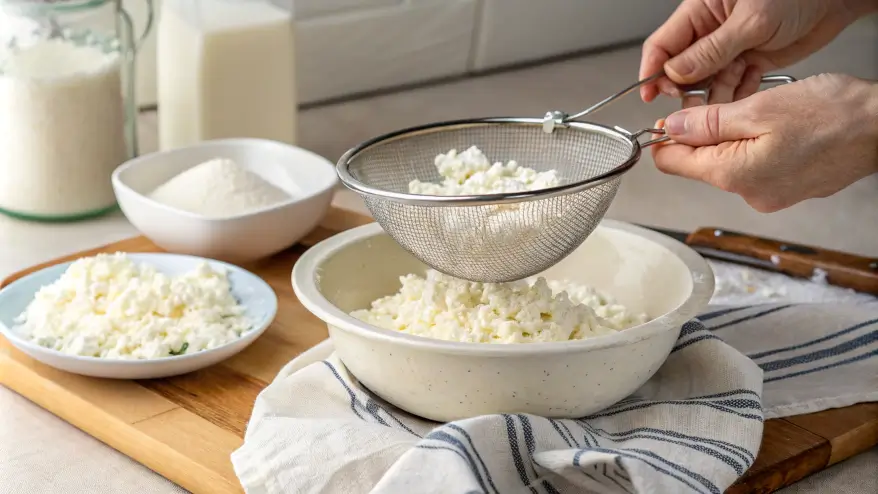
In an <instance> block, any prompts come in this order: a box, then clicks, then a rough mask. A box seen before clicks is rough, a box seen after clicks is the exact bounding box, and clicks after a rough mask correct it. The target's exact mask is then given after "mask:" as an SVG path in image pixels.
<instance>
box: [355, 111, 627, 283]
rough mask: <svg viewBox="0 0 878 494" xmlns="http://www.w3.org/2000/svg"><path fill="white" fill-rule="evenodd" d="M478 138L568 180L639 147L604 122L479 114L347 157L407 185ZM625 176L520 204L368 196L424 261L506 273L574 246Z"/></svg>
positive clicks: (499, 275) (483, 273) (523, 271)
mask: <svg viewBox="0 0 878 494" xmlns="http://www.w3.org/2000/svg"><path fill="white" fill-rule="evenodd" d="M473 145H475V146H477V147H478V148H479V149H481V150H482V151H483V152H484V153H485V156H487V157H488V159H490V160H491V161H492V162H497V161H502V162H504V163H505V162H507V161H509V160H515V161H517V162H518V163H519V164H520V165H522V166H527V167H530V168H534V169H536V170H537V171H547V170H552V169H554V170H557V172H558V176H559V178H560V179H561V181H562V184H566V183H572V182H582V181H588V180H592V179H595V177H598V176H600V175H602V174H604V173H607V172H610V171H612V170H614V169H617V168H619V167H620V166H622V165H624V164H626V163H628V162H630V160H631V159H633V158H634V153H635V149H634V145H633V143H632V141H631V140H630V139H628V138H627V137H626V136H623V135H622V134H620V133H616V132H614V131H608V129H603V130H596V129H590V128H579V127H570V128H566V127H565V128H559V129H555V131H554V132H552V133H551V134H547V133H545V132H543V131H542V129H541V127H540V126H539V124H535V123H502V124H496V123H473V124H457V125H449V126H440V127H434V128H430V129H429V130H422V131H416V132H413V133H409V134H404V135H402V136H398V137H395V138H390V139H387V140H385V141H381V142H379V143H377V144H373V145H372V146H369V147H367V148H366V149H364V150H362V151H360V152H359V153H357V154H355V155H354V156H352V157H351V159H350V161H349V162H348V165H347V166H348V170H349V172H350V174H351V176H353V177H354V178H355V179H356V180H358V181H360V182H362V183H364V184H366V185H368V186H370V187H373V188H376V189H381V190H386V191H392V192H403V193H407V192H408V184H409V182H410V181H412V180H414V179H418V180H421V181H430V182H439V181H441V177H440V175H439V173H438V171H437V170H436V167H435V165H434V160H435V157H436V155H438V154H440V153H446V152H448V151H449V150H451V149H457V150H458V151H463V150H465V149H467V148H469V147H470V146H473ZM621 176H622V175H621V174H618V175H616V176H614V177H613V178H612V179H610V180H608V181H606V182H604V183H601V184H599V185H596V186H594V187H591V188H587V189H584V190H579V191H576V192H571V193H568V194H565V195H556V196H546V197H536V198H531V199H528V200H526V201H522V202H517V203H514V204H499V205H498V204H472V203H470V204H466V205H448V206H446V205H439V206H437V205H418V204H409V203H403V202H399V201H394V200H391V199H388V198H386V197H382V196H379V195H369V194H364V196H363V197H364V200H365V202H366V206H367V207H368V208H369V210H370V211H371V213H372V215H373V216H374V217H375V219H376V220H377V221H378V223H380V224H381V226H382V228H384V230H385V231H387V233H388V234H390V235H391V236H392V237H393V238H394V239H395V240H396V241H397V242H398V243H399V244H400V245H402V246H403V247H404V248H405V249H407V250H408V251H409V252H411V253H412V254H414V255H415V256H416V257H418V258H419V259H420V260H422V261H423V262H424V263H426V264H427V265H428V266H430V267H432V268H434V269H436V270H439V271H442V272H444V273H446V274H449V275H451V276H455V277H458V278H463V279H468V280H473V281H483V282H504V281H513V280H518V279H522V278H526V277H528V276H532V275H535V274H537V273H540V272H542V271H544V270H546V269H548V268H549V267H551V266H553V265H554V264H556V263H557V262H558V261H560V260H561V259H563V258H564V257H566V256H567V255H568V254H570V253H571V252H572V251H573V250H574V249H575V248H576V247H578V246H579V245H580V244H581V243H582V242H583V241H584V240H585V239H586V237H588V235H589V234H591V232H592V231H593V230H594V229H595V228H596V227H597V225H598V223H600V221H601V219H602V218H603V217H604V214H605V213H606V211H607V208H609V206H610V203H611V202H612V200H613V198H614V197H615V195H616V191H617V190H618V188H619V182H620V179H621Z"/></svg>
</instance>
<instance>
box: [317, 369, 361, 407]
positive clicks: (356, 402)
mask: <svg viewBox="0 0 878 494" xmlns="http://www.w3.org/2000/svg"><path fill="white" fill-rule="evenodd" d="M322 362H323V363H324V364H326V367H327V368H329V371H330V372H332V375H333V376H335V379H336V380H337V381H338V382H339V383H340V384H341V385H342V386H344V389H345V391H347V392H348V396H349V397H350V399H351V411H353V412H354V415H356V416H357V417H358V418H359V419H360V420H365V419H364V418H363V416H362V415H360V412H359V411H357V405H359V406H360V408H363V409H364V410H365V408H366V407H364V406H363V405H362V404H361V403H360V401H359V400H357V395H355V394H354V392H353V390H352V389H351V388H350V386H348V384H347V383H346V382H344V379H342V378H341V376H340V375H339V373H338V371H337V370H336V369H335V367H334V366H333V365H332V364H330V363H329V362H327V361H325V360H323V361H322Z"/></svg>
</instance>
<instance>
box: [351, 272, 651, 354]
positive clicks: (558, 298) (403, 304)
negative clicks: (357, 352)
mask: <svg viewBox="0 0 878 494" xmlns="http://www.w3.org/2000/svg"><path fill="white" fill-rule="evenodd" d="M400 281H401V282H402V288H401V289H400V291H399V292H398V293H396V294H394V295H390V296H387V297H383V298H380V299H378V300H375V301H374V302H372V306H371V308H369V309H365V310H358V311H354V312H353V313H352V314H351V315H352V316H354V317H356V318H358V319H360V320H362V321H363V322H366V323H368V324H372V325H374V326H378V327H380V328H384V329H389V330H392V331H400V332H402V333H408V334H412V335H417V336H423V337H427V338H435V339H440V340H449V341H460V342H469V343H534V342H549V341H567V340H582V339H586V338H593V337H595V336H601V335H606V334H612V333H615V332H617V331H621V330H624V329H627V328H629V327H632V326H636V325H639V324H643V323H644V322H646V321H647V317H646V315H645V314H637V313H633V312H631V311H629V310H627V309H626V308H625V307H623V306H621V305H619V304H618V303H616V302H615V301H613V300H612V298H610V297H608V296H606V295H604V294H601V293H599V292H597V291H596V290H594V289H593V288H590V287H586V286H579V285H574V284H570V283H562V282H547V281H546V280H545V279H543V278H539V279H536V280H533V281H518V282H512V283H475V282H470V281H464V280H460V279H457V278H453V277H451V276H447V275H445V274H442V273H440V272H438V271H434V270H428V271H427V274H426V277H421V276H417V275H414V274H409V275H406V276H403V277H401V278H400ZM599 314H602V315H603V317H602V316H601V315H599Z"/></svg>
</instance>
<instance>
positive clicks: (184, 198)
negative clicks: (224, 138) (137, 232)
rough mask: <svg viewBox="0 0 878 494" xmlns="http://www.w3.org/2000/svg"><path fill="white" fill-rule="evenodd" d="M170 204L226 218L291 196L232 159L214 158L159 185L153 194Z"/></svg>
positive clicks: (155, 198)
mask: <svg viewBox="0 0 878 494" xmlns="http://www.w3.org/2000/svg"><path fill="white" fill-rule="evenodd" d="M149 197H150V198H151V199H153V200H156V201H158V202H161V203H163V204H166V205H168V206H171V207H174V208H177V209H182V210H184V211H189V212H190V213H195V214H200V215H203V216H206V217H209V218H224V217H229V216H237V215H239V214H244V213H249V212H251V211H255V210H258V209H262V208H266V207H270V206H274V205H276V204H279V203H281V202H283V201H286V200H287V199H289V198H290V196H289V195H288V194H287V193H286V192H284V191H283V190H281V189H279V188H277V187H275V186H274V185H272V184H270V183H268V182H266V181H265V180H263V179H262V178H261V177H260V176H258V175H256V174H255V173H253V172H251V171H250V170H248V169H246V168H244V167H243V166H241V165H239V164H237V163H235V162H234V161H232V160H229V159H221V158H217V159H212V160H210V161H205V162H204V163H201V164H200V165H197V166H195V167H192V168H190V169H188V170H186V171H184V172H183V173H181V174H179V175H177V176H175V177H174V178H172V179H170V180H168V181H167V182H165V183H164V184H162V185H160V186H158V188H156V189H155V190H154V191H153V192H152V194H150V196H149Z"/></svg>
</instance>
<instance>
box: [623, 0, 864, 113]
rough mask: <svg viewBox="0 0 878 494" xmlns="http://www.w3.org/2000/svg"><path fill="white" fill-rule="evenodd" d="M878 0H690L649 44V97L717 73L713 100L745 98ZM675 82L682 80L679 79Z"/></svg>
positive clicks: (643, 72) (644, 90)
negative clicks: (655, 77)
mask: <svg viewBox="0 0 878 494" xmlns="http://www.w3.org/2000/svg"><path fill="white" fill-rule="evenodd" d="M875 9H878V1H876V0H683V2H682V3H681V4H680V6H679V7H678V8H677V10H676V11H675V12H674V13H673V14H672V15H671V17H670V18H669V19H668V20H667V21H666V22H665V23H664V24H663V25H662V26H661V27H659V28H658V29H657V30H656V31H655V32H654V33H653V34H652V36H650V37H649V38H648V39H647V40H646V42H645V43H644V44H643V54H642V57H641V62H640V78H641V79H643V78H645V77H648V76H650V75H652V74H655V73H657V72H659V71H660V70H662V69H664V70H665V73H666V74H667V77H662V78H660V79H658V80H657V81H656V82H654V83H651V84H645V85H644V86H643V87H641V88H640V95H641V98H642V99H643V101H645V102H649V101H652V100H654V99H655V98H656V96H658V94H659V93H662V94H665V95H668V96H672V97H679V96H680V91H679V88H678V87H677V84H693V83H696V82H699V81H702V80H705V79H707V78H709V77H711V76H714V78H713V80H712V83H711V91H710V100H709V101H708V103H711V104H713V103H725V102H729V101H737V100H739V99H742V98H745V97H747V96H749V95H751V94H753V93H755V92H756V91H757V90H758V89H759V80H760V78H761V77H762V76H763V75H764V74H765V73H766V72H768V71H771V70H775V69H777V68H780V67H784V66H787V65H790V64H792V63H795V62H797V61H799V60H801V59H803V58H805V57H807V56H808V55H810V54H811V53H814V52H815V51H817V50H818V49H820V48H822V47H823V46H824V45H826V44H827V43H829V42H830V41H832V39H833V38H835V37H836V36H837V35H838V33H840V32H841V31H842V30H843V29H844V28H845V27H847V26H848V25H849V24H850V23H852V22H853V21H854V20H856V19H857V18H858V17H860V16H862V15H864V14H866V13H868V12H870V11H872V10H875ZM675 83H676V84H675Z"/></svg>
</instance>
